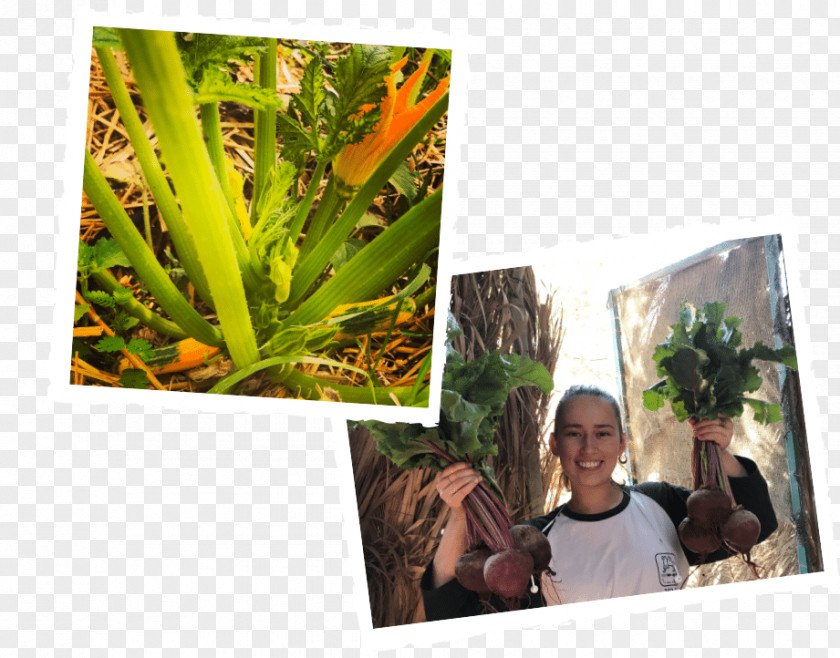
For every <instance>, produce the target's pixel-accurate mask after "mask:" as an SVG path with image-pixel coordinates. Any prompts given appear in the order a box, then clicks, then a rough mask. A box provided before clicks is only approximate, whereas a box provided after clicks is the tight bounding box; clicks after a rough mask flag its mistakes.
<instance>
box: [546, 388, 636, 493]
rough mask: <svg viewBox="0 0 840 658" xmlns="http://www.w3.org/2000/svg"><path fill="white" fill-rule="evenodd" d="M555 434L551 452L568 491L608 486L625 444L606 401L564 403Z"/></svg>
mask: <svg viewBox="0 0 840 658" xmlns="http://www.w3.org/2000/svg"><path fill="white" fill-rule="evenodd" d="M555 431H556V435H555V434H554V433H552V435H551V438H550V440H549V444H550V447H551V451H552V452H553V453H554V454H555V455H556V456H557V457H559V458H560V464H561V466H562V467H563V472H564V473H565V474H566V475H567V476H568V478H569V482H570V483H571V485H572V489H575V488H580V487H595V486H601V485H605V484H609V482H610V481H611V480H612V473H613V470H615V465H616V462H617V461H618V458H619V456H620V455H621V453H622V452H624V449H625V447H626V445H627V442H626V438H625V436H624V435H623V434H622V433H621V428H620V427H619V423H618V418H616V415H615V411H614V410H613V407H612V405H611V404H610V403H609V402H607V401H606V400H603V399H602V398H599V397H596V396H592V395H581V396H580V397H576V398H572V399H571V400H569V401H568V402H566V403H565V404H564V406H563V411H562V413H561V416H560V419H559V422H558V423H557V426H556V428H555Z"/></svg>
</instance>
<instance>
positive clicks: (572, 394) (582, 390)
mask: <svg viewBox="0 0 840 658" xmlns="http://www.w3.org/2000/svg"><path fill="white" fill-rule="evenodd" d="M583 396H591V397H596V398H601V399H602V400H604V401H605V402H608V403H609V404H610V406H611V407H612V409H613V411H614V412H615V419H616V420H617V421H618V431H619V432H621V431H622V430H621V428H622V425H621V409H620V408H619V406H618V401H617V400H616V399H615V398H614V397H613V396H612V395H610V394H609V393H607V392H606V391H605V390H604V389H602V388H598V387H597V386H590V385H589V384H575V385H574V386H571V387H569V388H568V389H566V392H565V393H563V396H562V397H561V398H560V402H558V403H557V409H556V410H555V411H554V435H555V436H558V435H559V434H560V428H559V423H560V416H561V415H562V414H563V408H564V407H565V406H566V403H567V402H569V401H570V400H574V399H575V398H579V397H583Z"/></svg>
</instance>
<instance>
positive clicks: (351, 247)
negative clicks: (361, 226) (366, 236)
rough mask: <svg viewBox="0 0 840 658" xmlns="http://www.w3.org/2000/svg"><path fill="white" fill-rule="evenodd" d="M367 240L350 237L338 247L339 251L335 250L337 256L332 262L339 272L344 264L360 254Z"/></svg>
mask: <svg viewBox="0 0 840 658" xmlns="http://www.w3.org/2000/svg"><path fill="white" fill-rule="evenodd" d="M365 244H366V243H365V242H364V241H363V240H357V239H356V238H350V239H349V240H347V241H346V242H345V243H344V244H343V245H341V246H340V247H339V248H338V251H337V252H335V256H333V259H332V264H333V267H334V268H335V271H336V272H337V271H338V270H340V269H341V268H342V267H343V266H344V265H346V264H347V261H349V260H350V259H351V258H353V256H355V255H356V254H358V253H359V252H360V251H361V250H362V249H363V248H364V246H365Z"/></svg>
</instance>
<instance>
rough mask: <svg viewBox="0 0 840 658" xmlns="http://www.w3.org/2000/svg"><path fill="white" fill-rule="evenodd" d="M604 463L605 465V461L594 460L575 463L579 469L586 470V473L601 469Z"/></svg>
mask: <svg viewBox="0 0 840 658" xmlns="http://www.w3.org/2000/svg"><path fill="white" fill-rule="evenodd" d="M603 463H604V462H603V460H592V459H588V460H586V461H581V460H578V461H575V465H576V466H577V467H578V468H579V469H581V470H584V471H594V470H596V469H598V468H600V467H601V466H602V465H603Z"/></svg>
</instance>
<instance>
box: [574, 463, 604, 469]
mask: <svg viewBox="0 0 840 658" xmlns="http://www.w3.org/2000/svg"><path fill="white" fill-rule="evenodd" d="M600 464H601V462H578V466H580V467H581V468H597V467H598V466H599V465H600Z"/></svg>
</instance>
